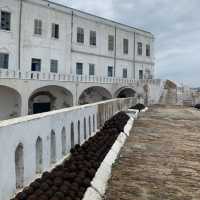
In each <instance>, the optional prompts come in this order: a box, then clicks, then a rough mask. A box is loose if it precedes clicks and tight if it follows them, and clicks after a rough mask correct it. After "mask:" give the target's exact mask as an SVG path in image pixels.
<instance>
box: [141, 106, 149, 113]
mask: <svg viewBox="0 0 200 200" xmlns="http://www.w3.org/2000/svg"><path fill="white" fill-rule="evenodd" d="M148 109H149V108H148V107H145V108H144V109H143V110H141V112H146V111H147V110H148Z"/></svg>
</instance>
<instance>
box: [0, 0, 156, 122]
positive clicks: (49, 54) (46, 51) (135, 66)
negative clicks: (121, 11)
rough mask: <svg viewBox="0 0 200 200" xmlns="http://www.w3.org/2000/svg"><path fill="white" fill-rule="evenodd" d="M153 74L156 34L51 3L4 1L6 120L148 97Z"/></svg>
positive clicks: (1, 104)
mask: <svg viewBox="0 0 200 200" xmlns="http://www.w3.org/2000/svg"><path fill="white" fill-rule="evenodd" d="M153 78H154V36H153V35H152V33H150V32H147V31H143V30H140V29H137V28H134V27H130V26H127V25H123V24H120V23H117V22H114V21H111V20H107V19H104V18H101V17H97V16H94V15H91V14H88V13H85V12H82V11H79V10H75V9H72V8H69V7H66V6H63V5H60V4H56V3H53V2H50V1H47V0H1V1H0V96H1V98H0V119H9V118H13V117H17V116H21V115H27V114H33V113H38V112H43V111H49V110H55V109H59V108H64V107H69V106H72V105H77V104H85V103H91V102H95V101H99V100H106V99H111V98H113V97H127V96H134V95H135V93H140V96H142V94H143V93H144V92H143V91H142V89H140V91H139V86H141V88H142V87H143V86H144V84H146V83H147V82H148V83H150V84H151V85H152V84H155V85H157V86H158V85H160V82H159V80H152V79H153ZM144 80H148V81H147V82H145V81H144ZM142 84H143V85H142ZM149 87H151V86H149ZM149 98H150V99H149V102H155V101H156V100H157V99H156V97H155V94H154V95H153V96H151V95H150V97H149Z"/></svg>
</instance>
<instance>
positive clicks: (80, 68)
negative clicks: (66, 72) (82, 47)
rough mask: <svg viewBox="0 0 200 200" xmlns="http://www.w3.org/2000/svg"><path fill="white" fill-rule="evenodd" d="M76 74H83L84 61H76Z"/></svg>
mask: <svg viewBox="0 0 200 200" xmlns="http://www.w3.org/2000/svg"><path fill="white" fill-rule="evenodd" d="M76 74H77V75H82V74H83V63H76Z"/></svg>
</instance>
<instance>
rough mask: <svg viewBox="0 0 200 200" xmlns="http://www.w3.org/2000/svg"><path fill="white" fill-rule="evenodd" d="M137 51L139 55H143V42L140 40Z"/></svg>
mask: <svg viewBox="0 0 200 200" xmlns="http://www.w3.org/2000/svg"><path fill="white" fill-rule="evenodd" d="M137 53H138V55H142V42H138V48H137Z"/></svg>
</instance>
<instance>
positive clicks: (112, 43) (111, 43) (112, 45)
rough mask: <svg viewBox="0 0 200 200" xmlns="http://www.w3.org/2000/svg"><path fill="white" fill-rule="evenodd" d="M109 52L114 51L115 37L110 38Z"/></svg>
mask: <svg viewBox="0 0 200 200" xmlns="http://www.w3.org/2000/svg"><path fill="white" fill-rule="evenodd" d="M108 50H109V51H113V50H114V36H113V35H109V36H108Z"/></svg>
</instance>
